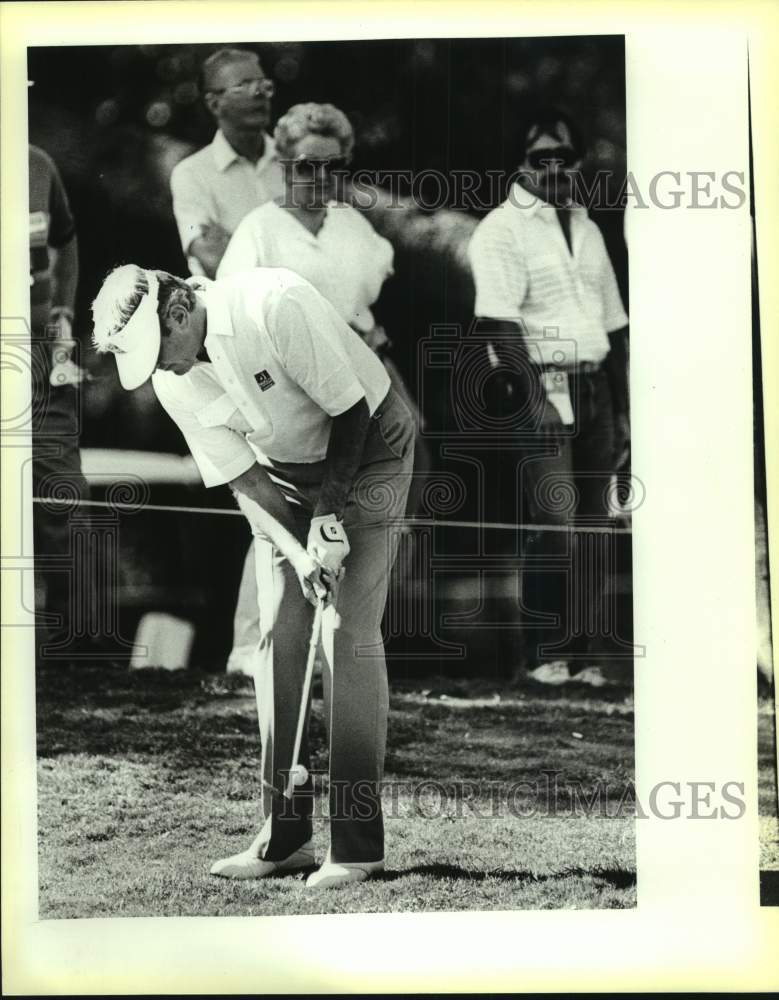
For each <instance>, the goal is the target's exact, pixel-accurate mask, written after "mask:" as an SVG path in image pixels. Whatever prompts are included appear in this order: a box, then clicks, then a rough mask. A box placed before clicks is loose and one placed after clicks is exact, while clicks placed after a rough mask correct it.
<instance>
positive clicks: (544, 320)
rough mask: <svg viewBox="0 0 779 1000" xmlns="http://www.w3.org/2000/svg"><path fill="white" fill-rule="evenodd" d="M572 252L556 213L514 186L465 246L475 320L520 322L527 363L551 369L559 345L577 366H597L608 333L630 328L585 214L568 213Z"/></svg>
mask: <svg viewBox="0 0 779 1000" xmlns="http://www.w3.org/2000/svg"><path fill="white" fill-rule="evenodd" d="M570 219H571V244H572V252H571V251H569V249H568V244H567V243H566V240H565V236H564V235H563V232H562V229H561V227H560V223H559V221H558V219H557V216H556V212H555V209H554V207H553V206H552V205H549V204H548V203H547V202H544V201H541V200H540V199H538V198H536V197H534V196H533V195H531V194H530V193H529V192H528V191H526V190H525V189H524V188H522V187H521V186H520V185H518V184H515V185H514V186H513V188H512V190H511V193H510V195H509V197H508V198H507V199H506V201H504V202H503V204H502V205H499V206H498V208H496V209H493V211H491V212H490V213H489V214H488V215H486V216H485V217H484V219H482V221H481V222H480V223H479V225H478V226H477V227H476V230H475V232H474V234H473V237H472V238H471V242H470V244H469V246H468V257H469V259H470V262H471V268H472V270H473V277H474V282H475V284H476V308H475V312H476V315H477V316H483V317H489V318H490V319H500V320H511V321H513V322H515V323H516V322H520V321H521V322H522V324H523V328H524V330H525V331H526V339H527V341H528V346H530V345H531V344H533V345H534V347H533V349H532V351H531V356H532V358H533V360H535V361H538V362H539V363H541V364H554V363H555V360H556V359H555V357H554V355H555V354H556V353H557V351H558V350H559V345H558V344H556V343H555V340H556V339H561V340H568V341H573V342H574V344H575V348H576V350H575V354H576V360H577V361H591V362H595V363H597V362H600V361H602V360H603V359H604V358H605V357H606V355H607V354H608V352H609V339H608V333H609V332H611V331H612V330H618V329H619V328H620V327H623V326H625V325H626V324H627V322H628V318H627V315H626V313H625V310H624V308H623V305H622V299H621V298H620V294H619V289H618V287H617V279H616V277H615V275H614V268H613V267H612V265H611V260H610V259H609V255H608V252H607V250H606V245H605V243H604V241H603V236H602V235H601V232H600V229H598V227H597V225H596V224H595V223H594V222H593V221H592V219H590V218H589V217H588V215H587V210H586V209H585V208H583V207H581V206H574V207H573V208H572V209H571V213H570Z"/></svg>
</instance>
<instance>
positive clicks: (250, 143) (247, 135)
mask: <svg viewBox="0 0 779 1000" xmlns="http://www.w3.org/2000/svg"><path fill="white" fill-rule="evenodd" d="M200 88H201V93H202V94H203V99H204V101H205V103H206V106H207V108H208V110H209V111H210V112H211V114H212V115H213V116H214V119H215V120H216V123H217V126H218V128H217V131H216V134H215V135H214V138H213V141H212V142H211V143H210V144H209V145H208V146H205V147H204V148H203V149H201V150H199V151H198V152H197V153H194V154H193V155H192V156H188V157H186V158H185V159H183V160H181V161H180V162H179V163H178V164H177V165H176V166H175V167H174V168H173V172H172V174H171V178H170V188H171V194H172V196H173V214H174V215H175V217H176V225H177V226H178V231H179V237H180V239H181V247H182V249H183V251H184V254H185V255H186V257H187V263H188V266H189V270H190V272H191V273H192V274H202V275H207V276H208V277H209V278H213V277H215V275H216V272H217V268H218V267H219V264H220V261H221V260H222V256H223V255H224V252H225V250H226V248H227V245H228V243H229V242H230V238H231V236H232V234H233V233H234V232H235V230H236V229H237V228H238V224H239V223H240V222H241V220H242V219H244V218H245V217H246V216H247V215H248V214H249V213H250V212H251V211H253V210H254V209H255V208H257V207H258V206H260V205H264V204H266V203H267V202H268V201H271V200H272V199H273V198H275V197H276V196H277V195H280V194H281V193H282V191H283V190H284V181H283V172H282V167H281V163H280V162H279V160H278V158H277V156H276V146H275V143H274V141H273V139H272V137H271V136H270V135H269V134H268V133H267V128H268V125H269V123H270V113H271V98H272V96H273V92H274V87H273V81H272V80H270V79H268V77H266V76H265V74H264V72H263V70H262V67H261V65H260V61H259V59H258V57H257V55H256V53H254V52H250V51H248V50H246V49H229V48H228V49H219V50H218V51H217V52H214V53H212V54H211V55H210V56H209V57H208V59H206V60H205V62H204V63H203V66H202V67H201V71H200ZM249 555H250V556H251V550H250V552H249ZM252 577H253V569H252V561H251V559H250V558H247V560H246V564H245V567H244V571H243V578H242V580H241V587H240V591H239V597H238V601H237V604H236V610H235V620H234V622H233V648H232V650H231V652H230V656H229V658H228V661H227V670H228V671H239V672H243V673H247V672H250V670H251V659H252V653H253V649H254V647H255V646H256V644H257V640H258V632H257V616H256V612H255V611H254V610H253V608H254V606H255V604H256V602H255V601H254V600H253V597H252V595H253V589H254V588H253V582H252ZM247 595H248V596H247Z"/></svg>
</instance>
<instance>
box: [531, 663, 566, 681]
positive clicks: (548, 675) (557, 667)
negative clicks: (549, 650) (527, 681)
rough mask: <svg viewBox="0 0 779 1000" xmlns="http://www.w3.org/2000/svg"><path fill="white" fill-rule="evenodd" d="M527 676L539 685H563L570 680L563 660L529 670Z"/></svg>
mask: <svg viewBox="0 0 779 1000" xmlns="http://www.w3.org/2000/svg"><path fill="white" fill-rule="evenodd" d="M528 676H529V677H532V678H533V680H534V681H538V682H539V684H565V683H566V682H567V681H569V680H570V679H571V672H570V670H569V669H568V664H567V663H566V662H565V660H553V661H552V662H551V663H542V664H541V666H540V667H536V668H535V670H531V671H530V672H529V674H528Z"/></svg>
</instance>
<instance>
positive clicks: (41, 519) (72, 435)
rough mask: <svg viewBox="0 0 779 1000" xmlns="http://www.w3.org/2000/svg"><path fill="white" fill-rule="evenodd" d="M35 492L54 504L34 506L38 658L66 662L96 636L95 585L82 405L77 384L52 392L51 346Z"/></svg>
mask: <svg viewBox="0 0 779 1000" xmlns="http://www.w3.org/2000/svg"><path fill="white" fill-rule="evenodd" d="M31 347H32V364H31V368H32V453H33V460H32V488H33V496H35V497H40V498H43V499H44V500H45V499H49V500H52V501H57V502H56V503H55V502H51V503H48V504H47V503H45V502H43V503H35V504H33V545H34V554H35V595H36V599H35V612H36V627H35V633H36V653H37V657H38V658H39V659H40V658H44V659H46V658H49V657H51V658H52V659H60V658H62V659H67V658H69V656H70V655H71V653H72V652H73V650H74V648H75V647H76V646H77V645H78V644H79V643H80V642H82V641H83V640H84V638H85V637H86V635H87V633H88V632H89V619H90V615H91V614H92V613H93V607H94V601H93V600H91V598H90V595H91V594H92V589H91V588H93V586H94V581H92V580H91V579H89V578H88V575H87V567H86V565H85V562H84V558H83V552H82V550H83V539H84V538H86V537H88V514H87V510H88V508H85V507H83V506H80V504H79V501H81V500H86V499H87V498H88V497H89V487H88V486H87V482H86V479H85V478H84V475H83V473H82V471H81V454H80V452H79V433H80V429H81V428H80V400H79V395H78V389H77V388H76V387H75V386H72V385H66V386H52V385H51V384H50V382H49V376H50V373H51V364H52V357H51V342H50V341H47V340H46V338H45V337H44V335H43V334H40V333H38V334H35V333H34V334H33V339H32V344H31Z"/></svg>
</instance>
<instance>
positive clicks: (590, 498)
mask: <svg viewBox="0 0 779 1000" xmlns="http://www.w3.org/2000/svg"><path fill="white" fill-rule="evenodd" d="M569 385H570V392H571V402H572V405H573V412H574V423H573V424H572V425H570V426H565V425H564V424H563V423H562V421H561V419H560V417H559V415H558V414H557V411H556V410H555V409H554V408H553V407H552V406H551V404H550V403H549V402H546V403H545V411H544V419H543V423H542V426H540V427H539V428H538V430H537V431H536V432H534V433H533V434H526V435H524V436H523V440H522V443H521V445H520V452H521V467H520V482H521V488H522V494H523V497H524V502H525V512H526V516H527V518H528V519H529V521H530V523H531V524H538V525H545V526H548V527H549V528H550V529H552V530H546V531H544V530H539V531H531V532H527V533H525V534H524V536H523V539H522V553H523V566H524V571H523V580H522V607H523V621H524V634H525V653H526V658H527V661H528V666H530V667H534V666H537V665H538V664H540V663H547V662H550V661H552V660H567V661H570V662H571V667H572V669H573V670H574V671H575V669H576V666H577V665H578V666H580V667H583V666H584V665H585V663H586V661H588V660H593V659H597V655H598V652H599V650H600V649H601V648H602V647H603V643H604V641H605V638H606V637H605V635H604V632H605V631H607V630H608V629H609V628H610V627H611V626H610V624H609V616H608V614H604V612H605V611H606V610H607V609H606V607H605V604H604V594H605V592H606V588H607V585H608V580H609V576H610V573H611V572H612V566H613V548H614V546H613V543H614V539H613V538H612V537H609V535H608V533H605V534H604V533H602V532H600V533H599V532H597V531H595V530H592V529H595V528H598V527H600V528H604V527H608V525H609V524H610V516H609V490H610V486H611V476H612V473H613V472H614V416H613V406H612V397H611V391H610V388H609V382H608V378H607V375H606V373H605V372H604V371H603V369H597V370H592V371H582V370H578V371H575V372H570V373H569ZM572 527H574V528H576V530H575V531H571V530H570V529H571V528H572Z"/></svg>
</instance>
